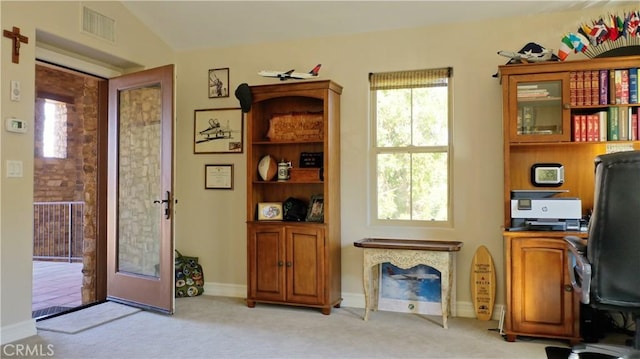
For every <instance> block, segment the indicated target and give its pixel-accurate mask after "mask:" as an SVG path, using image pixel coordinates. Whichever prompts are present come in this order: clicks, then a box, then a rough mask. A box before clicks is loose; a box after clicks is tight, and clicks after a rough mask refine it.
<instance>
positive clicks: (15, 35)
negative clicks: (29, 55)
mask: <svg viewBox="0 0 640 359" xmlns="http://www.w3.org/2000/svg"><path fill="white" fill-rule="evenodd" d="M4 37H8V38H10V39H11V40H12V41H13V46H12V47H11V48H12V50H11V61H12V62H13V63H14V64H17V63H19V62H20V43H21V42H22V43H24V44H28V43H29V38H28V37H26V36H24V35H21V34H20V28H19V27H15V26H14V27H13V31H9V30H4Z"/></svg>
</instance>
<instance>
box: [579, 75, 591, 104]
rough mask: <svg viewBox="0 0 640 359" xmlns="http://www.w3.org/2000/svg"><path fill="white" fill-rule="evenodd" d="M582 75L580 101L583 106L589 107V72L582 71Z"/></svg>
mask: <svg viewBox="0 0 640 359" xmlns="http://www.w3.org/2000/svg"><path fill="white" fill-rule="evenodd" d="M582 73H583V74H582V92H583V95H582V96H583V100H582V101H583V104H584V105H585V106H589V105H592V104H593V103H592V102H591V71H582Z"/></svg>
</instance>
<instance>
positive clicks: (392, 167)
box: [369, 68, 453, 227]
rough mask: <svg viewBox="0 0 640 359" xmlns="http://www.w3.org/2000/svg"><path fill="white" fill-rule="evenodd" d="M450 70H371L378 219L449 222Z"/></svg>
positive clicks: (375, 210)
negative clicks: (379, 71) (382, 71)
mask: <svg viewBox="0 0 640 359" xmlns="http://www.w3.org/2000/svg"><path fill="white" fill-rule="evenodd" d="M452 73H453V71H452V69H451V68H439V69H426V70H414V71H397V72H385V73H371V74H370V75H369V82H370V89H371V119H372V127H371V128H372V130H373V131H372V139H371V144H372V167H371V168H372V183H373V184H374V185H373V186H372V187H371V189H372V191H371V192H372V204H373V206H371V208H372V211H373V212H372V219H373V222H374V223H377V224H393V225H399V224H412V225H415V224H418V223H420V224H426V225H435V226H444V227H449V226H451V222H452V221H451V213H452V209H451V138H452V136H451V135H452V133H451V129H452V125H451V123H452V120H451V119H452V115H451V112H452V111H451V108H452V99H451V97H452V96H451V93H452V91H451V79H452Z"/></svg>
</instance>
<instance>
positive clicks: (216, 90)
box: [209, 67, 229, 98]
mask: <svg viewBox="0 0 640 359" xmlns="http://www.w3.org/2000/svg"><path fill="white" fill-rule="evenodd" d="M218 97H229V68H228V67H225V68H220V69H211V70H209V98H218Z"/></svg>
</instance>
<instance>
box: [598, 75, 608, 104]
mask: <svg viewBox="0 0 640 359" xmlns="http://www.w3.org/2000/svg"><path fill="white" fill-rule="evenodd" d="M599 88H600V99H599V101H598V104H600V105H606V104H608V103H609V71H608V70H600V84H599Z"/></svg>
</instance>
